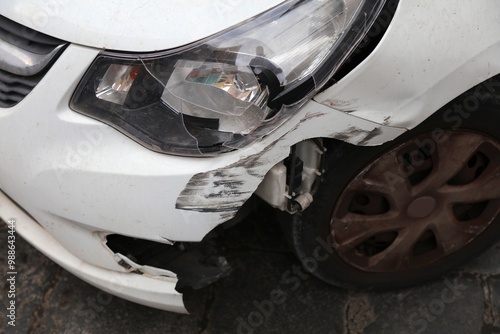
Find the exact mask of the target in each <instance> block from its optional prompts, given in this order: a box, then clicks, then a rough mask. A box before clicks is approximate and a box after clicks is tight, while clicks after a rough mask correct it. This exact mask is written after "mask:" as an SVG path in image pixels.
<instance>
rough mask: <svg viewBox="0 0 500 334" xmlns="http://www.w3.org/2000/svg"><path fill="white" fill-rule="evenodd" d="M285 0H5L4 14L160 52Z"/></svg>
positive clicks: (67, 33) (102, 43)
mask: <svg viewBox="0 0 500 334" xmlns="http://www.w3.org/2000/svg"><path fill="white" fill-rule="evenodd" d="M283 1H284V0H267V1H243V0H214V1H207V0H106V1H102V0H86V1H71V0H51V1H45V0H2V1H0V15H3V16H5V17H7V18H9V19H11V20H13V21H16V22H18V23H21V24H23V25H25V26H27V27H29V28H32V29H35V30H37V31H40V32H43V33H45V34H47V35H51V36H54V37H57V38H60V39H62V40H65V41H69V42H72V43H77V44H81V45H85V46H90V47H95V48H103V49H112V50H122V51H136V52H146V51H156V50H165V49H171V48H175V47H178V46H181V45H186V44H189V43H191V42H194V41H197V40H199V39H202V38H204V37H207V36H210V35H212V34H215V33H217V32H219V31H221V30H224V29H226V28H229V27H231V26H233V25H235V24H238V23H239V22H242V21H244V20H247V19H249V18H251V17H253V16H255V15H258V14H259V13H262V12H264V11H266V10H268V9H270V8H272V7H274V6H276V5H277V4H279V3H281V2H283Z"/></svg>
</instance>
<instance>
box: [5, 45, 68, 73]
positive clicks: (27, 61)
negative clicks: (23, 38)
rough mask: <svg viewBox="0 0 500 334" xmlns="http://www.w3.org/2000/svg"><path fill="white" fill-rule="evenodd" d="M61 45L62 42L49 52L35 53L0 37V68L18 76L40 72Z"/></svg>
mask: <svg viewBox="0 0 500 334" xmlns="http://www.w3.org/2000/svg"><path fill="white" fill-rule="evenodd" d="M63 47H64V44H61V45H58V46H57V47H55V48H54V50H52V51H51V52H50V53H47V54H36V53H32V52H29V51H26V50H23V49H21V48H19V47H17V46H15V45H12V44H10V43H7V42H5V41H3V40H1V39H0V69H1V70H4V71H6V72H10V73H12V74H16V75H20V76H31V75H35V74H37V73H39V72H41V71H42V70H43V69H44V68H45V67H46V66H47V65H48V64H49V63H50V61H51V60H52V59H53V58H54V57H55V56H56V55H57V54H58V53H59V51H60V50H61V48H63Z"/></svg>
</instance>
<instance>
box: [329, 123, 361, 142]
mask: <svg viewBox="0 0 500 334" xmlns="http://www.w3.org/2000/svg"><path fill="white" fill-rule="evenodd" d="M370 133H371V132H370V131H368V130H363V129H360V128H358V127H356V126H350V127H349V128H347V130H345V131H342V132H335V133H332V134H331V135H330V138H333V139H338V140H341V141H345V142H346V141H348V140H349V139H351V138H353V137H357V136H359V135H366V136H369V135H370Z"/></svg>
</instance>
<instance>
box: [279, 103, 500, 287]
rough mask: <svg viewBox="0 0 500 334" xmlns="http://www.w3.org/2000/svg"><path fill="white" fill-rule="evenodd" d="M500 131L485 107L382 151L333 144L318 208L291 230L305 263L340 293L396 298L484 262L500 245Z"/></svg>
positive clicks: (427, 125)
mask: <svg viewBox="0 0 500 334" xmlns="http://www.w3.org/2000/svg"><path fill="white" fill-rule="evenodd" d="M467 96H468V95H464V96H463V97H462V98H461V99H458V100H457V101H455V104H454V105H459V106H460V105H464V104H463V102H464V101H465V99H466V98H467ZM457 103H458V104H457ZM499 127H500V107H499V106H498V105H496V104H495V103H492V102H490V101H482V103H480V108H479V109H478V110H476V111H474V112H471V113H470V114H468V112H466V111H465V109H463V108H452V105H451V104H450V105H449V108H448V107H445V108H443V110H441V111H440V112H437V113H436V114H434V115H433V116H432V117H430V118H429V119H428V120H426V121H425V122H424V123H422V124H421V125H420V126H418V127H417V128H415V129H413V130H411V131H409V132H407V133H405V134H404V135H403V136H401V137H399V138H397V139H396V140H394V141H391V142H389V143H386V144H384V145H382V146H379V147H358V146H353V145H349V144H345V143H340V142H331V143H330V146H329V147H328V151H327V157H326V168H325V169H326V171H325V173H324V174H323V176H322V178H321V179H320V180H318V181H317V182H320V184H319V186H318V190H317V193H316V194H314V202H313V203H312V204H311V206H310V207H309V208H307V209H306V210H305V211H304V212H302V213H298V214H295V215H293V216H291V215H289V216H288V217H287V219H286V221H285V222H284V223H283V229H284V232H285V235H286V236H287V239H288V240H289V242H290V243H291V245H292V247H293V249H294V251H295V253H296V255H297V257H298V259H299V261H300V262H301V263H302V265H303V266H304V268H305V269H306V270H308V271H309V272H311V273H312V274H314V275H316V276H317V277H319V278H320V279H322V280H324V281H325V282H327V283H330V284H333V285H336V286H341V287H358V288H359V287H361V288H375V289H387V288H397V287H404V286H408V285H412V284H415V283H419V282H422V281H426V280H429V279H432V278H436V277H438V276H440V275H442V274H444V273H446V272H447V271H449V270H451V269H453V268H455V267H456V266H458V265H459V264H461V263H463V262H464V261H467V260H470V259H471V258H473V257H476V256H477V255H478V254H480V253H481V252H483V251H484V250H485V249H487V248H488V247H490V246H491V245H492V244H493V243H495V242H496V241H497V240H498V239H499V236H500V215H499V212H500V130H499Z"/></svg>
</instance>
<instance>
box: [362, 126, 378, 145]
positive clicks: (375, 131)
mask: <svg viewBox="0 0 500 334" xmlns="http://www.w3.org/2000/svg"><path fill="white" fill-rule="evenodd" d="M381 134H382V130H380V128H375V129H373V130H372V131H371V132H370V133H369V134H368V136H366V137H365V138H364V139H363V140H362V141H360V142H359V143H358V145H360V146H364V145H366V144H368V142H369V141H370V140H372V139H373V138H375V137H378V136H380V135H381Z"/></svg>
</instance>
